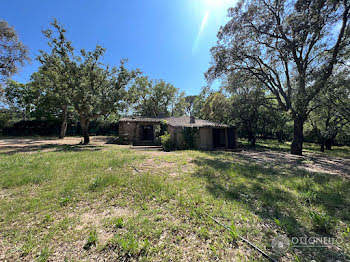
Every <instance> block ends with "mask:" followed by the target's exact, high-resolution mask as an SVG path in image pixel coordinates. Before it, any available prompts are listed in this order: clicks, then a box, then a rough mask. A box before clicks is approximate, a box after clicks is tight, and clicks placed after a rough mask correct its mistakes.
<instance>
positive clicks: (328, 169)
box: [234, 150, 350, 178]
mask: <svg viewBox="0 0 350 262" xmlns="http://www.w3.org/2000/svg"><path fill="white" fill-rule="evenodd" d="M234 154H235V155H237V156H239V157H241V158H243V159H244V160H245V161H246V162H247V163H255V164H259V165H264V166H270V167H280V168H299V169H303V170H306V171H309V172H319V173H327V174H335V175H341V176H345V177H348V178H350V159H346V158H339V157H332V156H320V155H317V154H314V153H305V154H304V156H296V155H291V154H290V153H287V152H278V151H271V150H268V151H255V150H248V151H241V152H237V153H234Z"/></svg>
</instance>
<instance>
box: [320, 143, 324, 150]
mask: <svg viewBox="0 0 350 262" xmlns="http://www.w3.org/2000/svg"><path fill="white" fill-rule="evenodd" d="M320 151H321V152H324V142H321V147H320Z"/></svg>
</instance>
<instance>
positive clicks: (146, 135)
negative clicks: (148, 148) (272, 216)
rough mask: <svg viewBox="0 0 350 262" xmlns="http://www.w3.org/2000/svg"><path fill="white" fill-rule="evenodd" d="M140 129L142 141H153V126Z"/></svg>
mask: <svg viewBox="0 0 350 262" xmlns="http://www.w3.org/2000/svg"><path fill="white" fill-rule="evenodd" d="M141 128H142V140H152V141H153V140H154V132H153V126H152V125H147V126H141Z"/></svg>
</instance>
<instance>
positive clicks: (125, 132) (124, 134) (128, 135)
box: [119, 122, 137, 144]
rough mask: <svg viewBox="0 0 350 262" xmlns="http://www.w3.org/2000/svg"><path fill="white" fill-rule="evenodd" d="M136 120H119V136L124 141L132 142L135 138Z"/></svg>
mask: <svg viewBox="0 0 350 262" xmlns="http://www.w3.org/2000/svg"><path fill="white" fill-rule="evenodd" d="M136 129H137V123H136V122H119V138H120V139H121V141H122V142H124V143H127V144H129V143H132V142H133V141H134V140H135V131H136Z"/></svg>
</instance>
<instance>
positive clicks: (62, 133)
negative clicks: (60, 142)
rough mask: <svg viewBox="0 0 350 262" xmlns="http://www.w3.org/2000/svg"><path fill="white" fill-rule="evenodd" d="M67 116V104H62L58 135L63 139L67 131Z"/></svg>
mask: <svg viewBox="0 0 350 262" xmlns="http://www.w3.org/2000/svg"><path fill="white" fill-rule="evenodd" d="M67 116H68V106H64V107H63V110H62V118H63V119H62V120H63V121H62V125H61V130H60V134H59V136H58V138H59V139H63V138H64V137H65V136H66V131H67Z"/></svg>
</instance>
